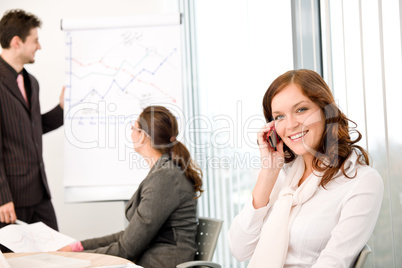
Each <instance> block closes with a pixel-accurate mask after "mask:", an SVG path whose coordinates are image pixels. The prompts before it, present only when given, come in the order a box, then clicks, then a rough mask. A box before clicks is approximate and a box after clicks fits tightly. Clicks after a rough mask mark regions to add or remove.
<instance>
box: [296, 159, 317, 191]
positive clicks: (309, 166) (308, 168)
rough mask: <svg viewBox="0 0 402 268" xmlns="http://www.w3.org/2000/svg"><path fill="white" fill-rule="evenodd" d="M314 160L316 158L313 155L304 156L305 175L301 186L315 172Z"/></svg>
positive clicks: (301, 179) (300, 182)
mask: <svg viewBox="0 0 402 268" xmlns="http://www.w3.org/2000/svg"><path fill="white" fill-rule="evenodd" d="M313 159H314V156H313V155H311V154H306V155H303V160H304V173H303V176H302V177H301V178H300V181H299V186H300V185H301V184H302V183H303V182H304V181H305V180H306V179H307V178H308V176H310V174H311V173H312V172H313Z"/></svg>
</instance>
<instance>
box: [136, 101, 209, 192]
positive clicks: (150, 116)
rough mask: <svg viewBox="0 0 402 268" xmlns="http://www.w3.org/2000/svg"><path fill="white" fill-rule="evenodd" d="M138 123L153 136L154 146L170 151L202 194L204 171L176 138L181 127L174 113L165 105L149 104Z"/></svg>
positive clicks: (157, 148)
mask: <svg viewBox="0 0 402 268" xmlns="http://www.w3.org/2000/svg"><path fill="white" fill-rule="evenodd" d="M138 124H139V127H140V128H141V129H142V130H144V131H145V132H146V133H148V134H149V136H150V137H151V142H152V143H151V144H152V147H153V148H154V149H156V150H158V151H160V152H161V153H169V154H170V155H171V157H172V161H173V162H174V163H175V165H177V166H178V167H180V168H181V170H183V172H184V173H185V175H186V177H187V178H188V179H189V180H190V181H191V182H192V183H193V184H194V190H195V192H199V193H200V195H201V193H202V192H203V190H202V189H201V187H202V171H201V169H200V167H199V166H198V164H197V163H196V162H195V161H194V160H193V159H191V156H190V152H189V151H188V150H187V148H186V146H184V144H183V143H181V142H180V141H178V140H176V137H177V135H178V134H179V129H178V125H177V120H176V118H175V117H174V115H173V114H172V113H171V112H170V111H169V110H168V109H166V108H165V107H162V106H148V107H147V108H145V109H144V110H143V111H142V113H141V114H140V116H139V118H138ZM198 197H199V196H198Z"/></svg>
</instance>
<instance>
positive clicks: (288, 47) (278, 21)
mask: <svg viewBox="0 0 402 268" xmlns="http://www.w3.org/2000/svg"><path fill="white" fill-rule="evenodd" d="M185 2H186V3H185V4H183V5H184V6H185V5H187V4H188V6H186V7H187V8H189V9H190V12H192V14H189V16H193V18H194V19H195V20H194V25H193V26H194V28H191V30H192V32H191V33H190V34H191V35H192V40H193V41H195V44H193V45H194V47H195V51H196V53H193V54H192V56H193V57H194V59H193V60H194V62H195V63H196V64H195V66H193V68H195V69H196V71H194V72H193V77H192V78H193V80H192V83H193V84H192V86H193V87H194V88H196V91H197V92H196V95H195V97H196V101H195V102H196V103H197V104H196V106H198V107H195V108H196V111H195V112H194V116H195V117H196V118H197V120H194V121H192V122H194V125H191V124H190V125H189V126H188V127H189V128H190V129H193V128H195V127H196V128H197V129H198V131H197V133H198V137H197V138H196V139H195V140H197V142H196V143H194V142H189V141H188V142H187V144H188V145H189V147H192V148H195V152H193V153H194V155H195V159H196V160H197V161H198V163H199V164H200V165H201V166H202V169H203V172H204V184H205V189H206V191H205V193H204V194H203V196H202V197H201V198H200V199H199V207H200V211H199V214H200V216H207V217H214V218H219V219H223V220H224V223H223V227H222V232H221V235H220V238H219V241H218V246H217V249H216V251H215V255H214V259H215V260H216V261H217V262H218V263H220V264H221V265H222V267H245V263H242V264H240V263H238V262H237V261H236V260H235V259H234V258H233V257H232V256H231V254H230V252H229V248H228V243H227V231H228V229H229V227H230V224H231V221H232V220H233V218H234V217H235V216H236V215H237V214H238V212H239V211H240V210H241V209H242V207H243V205H244V203H245V201H246V200H247V199H248V198H250V196H251V191H252V189H253V187H254V184H255V181H256V179H257V175H258V172H259V168H260V158H259V150H258V148H257V144H256V140H257V132H258V130H259V129H260V128H261V127H262V126H263V125H264V124H265V119H264V117H263V112H262V98H263V96H264V94H265V91H266V90H267V88H268V86H269V85H270V83H271V82H272V81H273V80H274V79H275V78H276V77H277V76H278V75H280V74H282V73H284V72H285V71H288V70H291V69H293V48H292V26H291V25H292V19H291V7H290V1H265V0H248V1H247V0H236V1H229V0H220V1H212V0H203V1H188V2H187V1H185ZM187 14H188V13H187ZM185 15H186V12H184V16H185ZM184 19H188V18H184ZM189 87H190V86H189ZM196 124H198V125H197V126H196Z"/></svg>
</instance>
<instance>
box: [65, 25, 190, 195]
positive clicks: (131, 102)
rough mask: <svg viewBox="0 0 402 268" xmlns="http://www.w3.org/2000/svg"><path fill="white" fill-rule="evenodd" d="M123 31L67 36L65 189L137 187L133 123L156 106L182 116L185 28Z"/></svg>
mask: <svg viewBox="0 0 402 268" xmlns="http://www.w3.org/2000/svg"><path fill="white" fill-rule="evenodd" d="M108 21H109V20H108V19H106V20H104V21H103V22H102V23H103V25H105V26H107V25H109V24H110V23H109V24H108ZM112 21H113V20H112ZM111 24H113V23H111ZM123 25H124V22H123V24H122V25H120V26H119V27H112V28H108V27H106V28H100V29H99V28H96V27H95V28H91V29H86V27H84V26H83V27H82V28H80V27H78V28H76V29H73V30H66V29H65V31H66V39H65V42H66V85H67V86H66V92H65V107H66V109H65V121H64V122H65V123H64V125H65V136H66V139H65V159H66V160H65V179H64V182H65V186H66V187H91V186H103V187H107V186H125V185H133V184H137V185H138V184H139V183H140V181H141V180H142V179H143V178H144V177H145V176H146V174H147V172H148V170H149V169H148V166H147V165H146V163H145V161H144V160H143V159H142V158H141V157H140V156H139V155H138V154H137V153H135V152H134V150H133V145H132V141H131V136H130V134H131V125H130V122H131V121H133V120H136V119H137V117H138V115H139V114H140V113H141V111H142V110H143V108H145V107H147V106H149V105H151V104H152V105H163V106H166V107H167V108H169V109H170V110H172V112H173V113H175V114H176V115H177V116H180V115H179V114H180V113H181V110H182V106H183V104H182V75H181V73H182V70H181V48H180V24H168V25H151V26H149V25H147V26H144V25H141V26H127V25H124V27H123ZM91 27H92V26H91ZM116 199H119V198H116Z"/></svg>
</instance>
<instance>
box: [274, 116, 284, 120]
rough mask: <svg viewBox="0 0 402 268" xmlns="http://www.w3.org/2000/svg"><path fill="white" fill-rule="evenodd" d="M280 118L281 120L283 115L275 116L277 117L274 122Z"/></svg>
mask: <svg viewBox="0 0 402 268" xmlns="http://www.w3.org/2000/svg"><path fill="white" fill-rule="evenodd" d="M282 118H283V115H277V116H275V117H274V120H275V121H276V120H280V119H282Z"/></svg>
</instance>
